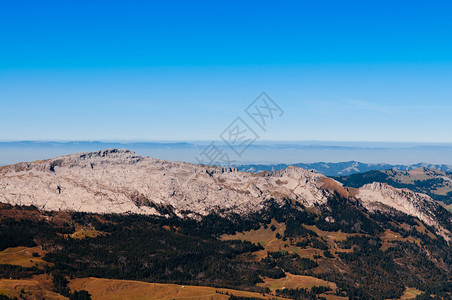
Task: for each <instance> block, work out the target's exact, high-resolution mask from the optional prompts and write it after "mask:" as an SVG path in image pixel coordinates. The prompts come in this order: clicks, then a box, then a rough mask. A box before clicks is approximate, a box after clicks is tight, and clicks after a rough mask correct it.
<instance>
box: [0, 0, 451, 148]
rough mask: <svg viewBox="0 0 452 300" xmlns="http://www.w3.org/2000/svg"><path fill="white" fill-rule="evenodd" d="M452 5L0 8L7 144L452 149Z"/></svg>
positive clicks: (69, 4) (66, 4) (0, 125)
mask: <svg viewBox="0 0 452 300" xmlns="http://www.w3.org/2000/svg"><path fill="white" fill-rule="evenodd" d="M451 15H452V2H451V1H268V2H267V1H205V2H199V1H29V2H27V1H2V2H1V3H0V140H4V141H5V140H211V139H217V138H218V135H219V134H220V133H221V132H222V131H223V129H224V128H225V127H226V126H227V125H228V124H229V123H230V122H231V121H233V120H234V119H235V117H236V116H238V115H243V109H244V108H245V107H246V106H247V105H248V103H249V102H251V101H252V100H253V99H254V98H255V97H256V96H257V95H258V94H259V93H260V92H261V91H266V92H267V93H268V94H269V95H270V96H271V97H273V99H274V100H275V101H276V102H277V103H278V104H279V105H280V106H281V107H282V108H283V109H284V111H285V114H284V116H283V117H282V118H281V119H279V120H276V121H275V122H273V123H272V124H271V126H270V127H269V130H268V132H266V133H263V132H259V134H260V135H261V137H262V138H263V139H266V140H339V141H340V140H346V141H347V140H348V141H418V142H430V141H434V142H452V134H451V129H452V118H451V113H452V101H451V100H452V18H451Z"/></svg>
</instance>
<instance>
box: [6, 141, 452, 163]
mask: <svg viewBox="0 0 452 300" xmlns="http://www.w3.org/2000/svg"><path fill="white" fill-rule="evenodd" d="M216 142H218V147H219V148H220V149H222V151H224V152H225V153H228V154H229V156H230V157H231V160H232V161H233V162H232V163H233V164H279V163H284V164H294V163H314V162H345V161H360V162H363V163H386V164H401V165H411V164H416V163H430V164H445V165H452V157H451V156H450V153H451V152H452V143H394V142H334V141H285V142H284V141H256V142H254V143H252V144H251V145H249V147H248V148H247V149H245V151H244V152H243V153H242V154H241V155H240V156H238V155H235V154H234V153H233V152H232V151H231V149H230V147H228V145H227V144H225V143H221V142H220V141H216ZM210 143H211V141H197V142H194V141H173V142H162V141H148V142H143V141H136V142H123V143H119V142H107V141H104V142H101V141H66V142H58V141H53V142H48V141H16V142H0V165H7V164H13V163H18V162H24V161H33V160H40V159H48V158H54V157H56V156H60V155H65V154H71V153H76V152H89V151H98V150H101V149H106V148H127V149H129V150H133V151H135V152H137V154H139V155H143V156H150V157H153V158H158V159H164V160H173V161H185V162H189V163H197V160H196V158H197V157H199V156H200V153H202V151H203V150H204V149H206V147H208V146H209V144H210ZM213 164H215V163H213Z"/></svg>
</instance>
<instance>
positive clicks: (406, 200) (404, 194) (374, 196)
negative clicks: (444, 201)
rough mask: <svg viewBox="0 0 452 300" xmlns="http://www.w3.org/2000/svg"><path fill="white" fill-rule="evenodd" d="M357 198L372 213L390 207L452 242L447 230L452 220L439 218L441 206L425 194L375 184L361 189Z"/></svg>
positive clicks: (451, 224)
mask: <svg viewBox="0 0 452 300" xmlns="http://www.w3.org/2000/svg"><path fill="white" fill-rule="evenodd" d="M356 197H357V198H358V199H359V200H360V201H361V202H362V203H363V205H364V206H365V207H366V208H367V209H368V210H371V211H375V210H381V209H382V205H383V206H388V207H391V208H393V209H396V210H398V211H401V212H403V213H405V214H407V215H410V216H414V217H417V218H419V219H420V220H422V221H423V222H425V223H426V224H427V225H429V226H433V227H435V228H436V230H437V232H438V233H439V234H441V235H442V236H443V237H445V238H446V239H447V240H451V238H452V236H451V235H450V232H449V231H448V230H447V228H450V227H452V218H447V219H445V220H442V219H440V218H438V211H439V210H441V209H442V208H441V205H440V204H438V203H437V202H435V201H434V200H433V199H432V198H430V197H429V196H427V195H425V194H421V193H415V192H413V191H410V190H407V189H397V188H394V187H392V186H389V185H387V184H386V183H380V182H374V183H371V184H366V185H364V186H363V187H362V188H360V189H359V192H358V193H357V195H356Z"/></svg>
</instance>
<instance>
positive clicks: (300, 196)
mask: <svg viewBox="0 0 452 300" xmlns="http://www.w3.org/2000/svg"><path fill="white" fill-rule="evenodd" d="M335 194H340V195H341V196H343V197H344V198H353V200H354V201H361V202H362V204H363V205H364V207H366V208H367V209H369V210H375V209H376V208H377V207H379V209H381V207H382V206H383V207H391V208H393V209H396V210H398V211H401V212H403V213H405V214H408V215H412V216H415V217H418V218H420V219H421V220H423V221H425V222H426V223H427V224H428V225H431V226H433V227H436V228H437V230H438V231H440V232H441V234H442V235H443V236H444V237H445V238H446V239H449V236H450V232H449V231H448V230H447V229H446V228H449V226H450V225H451V224H450V222H451V219H450V217H449V224H444V223H439V222H438V221H437V220H436V213H437V211H438V209H440V208H438V207H437V206H438V204H436V203H434V201H432V199H431V198H430V197H429V196H427V195H423V194H418V193H414V192H411V191H406V190H399V189H395V188H392V187H390V186H387V185H383V184H370V185H366V186H363V187H362V188H360V189H358V190H357V191H354V192H353V193H350V192H349V190H348V189H347V188H345V187H344V186H343V185H342V184H341V183H339V182H337V181H335V180H333V179H331V178H328V177H326V176H324V175H321V174H319V173H316V172H314V171H312V170H311V171H308V170H304V169H301V168H297V167H292V166H289V167H287V168H286V169H284V170H279V171H267V172H261V173H257V174H255V173H246V172H239V171H237V170H236V169H234V168H223V167H215V166H202V165H193V164H188V163H183V162H169V161H163V160H158V159H153V158H150V157H142V156H139V155H137V154H136V153H135V152H133V151H130V150H125V149H123V150H118V149H108V150H101V151H97V152H88V153H77V154H71V155H66V156H61V157H57V158H55V159H50V160H43V161H35V162H30V163H19V164H15V165H10V166H5V167H1V168H0V202H3V203H9V204H12V205H34V206H36V207H37V208H39V209H41V210H47V211H65V210H69V211H82V212H91V213H138V214H149V215H168V214H175V215H178V216H188V217H192V218H196V217H199V216H205V215H208V214H209V213H211V212H216V213H219V214H224V215H227V214H228V213H238V214H249V213H254V212H259V211H260V210H262V209H264V208H265V202H266V201H267V200H270V199H272V200H274V201H276V202H282V201H283V200H284V199H291V200H293V201H297V202H299V203H301V204H303V205H305V206H308V207H313V206H316V207H319V206H322V205H323V206H324V205H326V204H327V201H328V198H329V197H331V196H333V195H335ZM352 195H355V196H352ZM332 221H334V220H332Z"/></svg>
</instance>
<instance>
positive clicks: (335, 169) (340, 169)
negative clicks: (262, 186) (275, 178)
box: [236, 161, 452, 176]
mask: <svg viewBox="0 0 452 300" xmlns="http://www.w3.org/2000/svg"><path fill="white" fill-rule="evenodd" d="M288 166H289V164H269V165H265V164H262V165H260V164H247V165H238V166H236V167H237V169H238V170H239V171H243V172H253V173H258V172H263V171H278V170H282V169H285V168H287V167H288ZM291 166H294V167H298V168H302V169H307V170H314V171H316V172H317V173H321V174H323V175H326V176H346V175H352V174H357V173H364V172H369V171H385V170H398V171H408V170H413V169H418V168H421V167H424V168H427V169H435V170H439V171H443V172H452V166H450V165H445V164H427V163H417V164H413V165H391V164H367V163H362V162H358V161H347V162H337V163H331V162H330V163H327V162H317V163H296V164H291Z"/></svg>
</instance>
